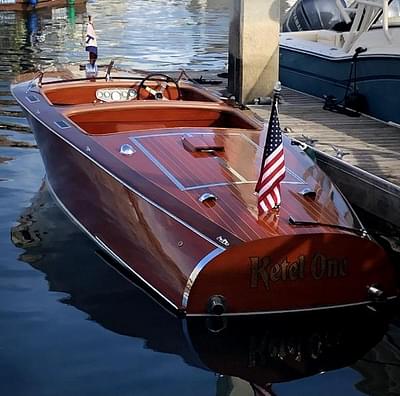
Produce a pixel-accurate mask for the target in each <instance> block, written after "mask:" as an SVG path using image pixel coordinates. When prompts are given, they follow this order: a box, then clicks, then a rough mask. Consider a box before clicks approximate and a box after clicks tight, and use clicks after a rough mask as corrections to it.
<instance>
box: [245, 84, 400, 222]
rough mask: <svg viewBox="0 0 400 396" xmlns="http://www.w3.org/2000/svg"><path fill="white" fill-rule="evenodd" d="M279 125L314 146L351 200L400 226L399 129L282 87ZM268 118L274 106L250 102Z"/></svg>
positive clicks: (256, 110) (293, 135)
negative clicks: (334, 109) (336, 109)
mask: <svg viewBox="0 0 400 396" xmlns="http://www.w3.org/2000/svg"><path fill="white" fill-rule="evenodd" d="M282 99H283V100H282V103H281V104H280V107H279V114H280V123H281V128H283V129H285V128H287V129H286V130H287V134H288V136H290V137H293V138H295V139H297V140H300V141H303V142H305V143H307V144H308V145H310V146H311V147H312V148H313V150H314V152H315V154H316V158H317V162H318V163H319V165H320V166H321V167H322V168H323V169H324V170H325V172H326V173H328V174H329V175H330V176H331V178H332V179H333V180H334V182H335V183H336V184H337V185H338V186H339V187H340V188H341V190H342V192H343V193H344V194H345V196H346V197H347V198H348V199H349V201H350V202H351V203H352V204H354V205H356V206H358V207H360V208H362V209H364V210H366V211H368V212H370V213H372V214H374V215H376V216H378V217H380V218H382V219H383V220H385V221H389V222H390V223H392V224H394V225H395V226H399V225H400V128H397V127H395V126H390V125H388V124H386V123H383V122H381V121H377V120H375V119H372V118H370V117H367V116H360V117H350V116H348V115H344V114H340V113H335V112H331V111H328V110H324V109H323V104H324V102H323V100H322V99H318V98H315V97H312V96H309V95H306V94H303V93H300V92H297V91H294V90H292V89H289V88H283V90H282ZM250 108H251V110H252V111H254V112H255V113H256V114H257V115H259V116H261V117H263V118H266V119H268V117H269V112H270V108H271V107H270V106H259V105H255V106H250Z"/></svg>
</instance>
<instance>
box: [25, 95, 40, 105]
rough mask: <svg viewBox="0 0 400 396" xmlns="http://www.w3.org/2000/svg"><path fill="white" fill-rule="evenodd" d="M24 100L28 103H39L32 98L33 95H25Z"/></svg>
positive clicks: (36, 99) (38, 100) (35, 98)
mask: <svg viewBox="0 0 400 396" xmlns="http://www.w3.org/2000/svg"><path fill="white" fill-rule="evenodd" d="M25 98H26V100H27V101H28V102H29V103H38V102H40V99H39V98H38V97H36V96H34V95H26V96H25Z"/></svg>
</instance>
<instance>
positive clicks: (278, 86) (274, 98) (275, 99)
mask: <svg viewBox="0 0 400 396" xmlns="http://www.w3.org/2000/svg"><path fill="white" fill-rule="evenodd" d="M281 91H282V86H281V82H280V81H277V82H276V83H275V86H274V90H273V94H272V106H271V113H270V115H269V122H268V125H271V123H272V118H273V116H274V108H275V106H276V108H277V110H278V103H279V98H280V95H281ZM264 125H265V123H264ZM268 129H269V128H268ZM267 134H268V131H267ZM266 142H267V135H266V136H265V142H264V149H263V155H262V157H261V158H262V160H261V167H260V172H259V175H260V176H261V175H262V170H263V169H264V165H265V159H266V155H265V154H266V150H267V144H266ZM260 179H261V177H259V178H258V181H257V184H256V188H255V192H257V193H258V192H259V190H260Z"/></svg>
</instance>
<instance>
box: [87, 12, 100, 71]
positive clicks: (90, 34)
mask: <svg viewBox="0 0 400 396" xmlns="http://www.w3.org/2000/svg"><path fill="white" fill-rule="evenodd" d="M88 18H89V21H88V25H87V29H86V39H85V44H86V47H85V50H86V51H88V52H89V63H88V64H87V65H86V77H88V78H95V77H96V76H97V65H96V60H97V40H96V33H95V31H94V27H93V22H92V17H91V16H90V15H89V17H88Z"/></svg>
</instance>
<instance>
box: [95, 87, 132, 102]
mask: <svg viewBox="0 0 400 396" xmlns="http://www.w3.org/2000/svg"><path fill="white" fill-rule="evenodd" d="M136 98H137V91H136V89H135V88H102V89H98V90H97V91H96V99H97V100H100V101H102V102H120V101H125V100H132V99H136Z"/></svg>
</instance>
